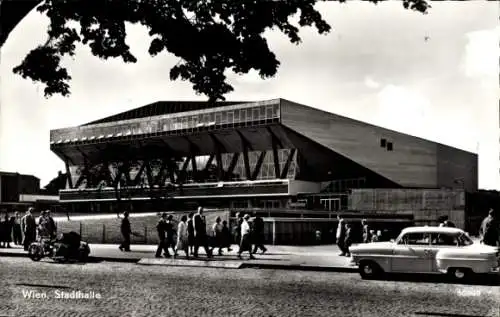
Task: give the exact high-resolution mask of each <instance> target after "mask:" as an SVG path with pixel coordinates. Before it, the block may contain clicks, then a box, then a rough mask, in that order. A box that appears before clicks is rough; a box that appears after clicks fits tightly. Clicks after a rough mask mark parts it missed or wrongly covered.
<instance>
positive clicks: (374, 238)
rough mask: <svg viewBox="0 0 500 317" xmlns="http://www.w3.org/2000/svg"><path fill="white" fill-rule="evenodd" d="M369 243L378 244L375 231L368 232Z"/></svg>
mask: <svg viewBox="0 0 500 317" xmlns="http://www.w3.org/2000/svg"><path fill="white" fill-rule="evenodd" d="M370 236H371V242H378V235H376V234H375V230H370Z"/></svg>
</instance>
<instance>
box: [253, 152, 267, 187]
mask: <svg viewBox="0 0 500 317" xmlns="http://www.w3.org/2000/svg"><path fill="white" fill-rule="evenodd" d="M265 157H266V151H262V152H260V155H259V158H258V159H257V164H255V170H254V171H253V174H252V180H255V179H257V176H258V175H259V172H260V168H261V167H262V163H263V162H264V158H265Z"/></svg>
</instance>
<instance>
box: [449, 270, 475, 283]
mask: <svg viewBox="0 0 500 317" xmlns="http://www.w3.org/2000/svg"><path fill="white" fill-rule="evenodd" d="M471 273H472V272H471V271H470V270H469V269H466V268H460V267H457V268H450V269H449V270H448V275H449V276H450V277H451V278H452V279H453V280H455V281H465V280H467V279H468V278H469V276H470V275H471Z"/></svg>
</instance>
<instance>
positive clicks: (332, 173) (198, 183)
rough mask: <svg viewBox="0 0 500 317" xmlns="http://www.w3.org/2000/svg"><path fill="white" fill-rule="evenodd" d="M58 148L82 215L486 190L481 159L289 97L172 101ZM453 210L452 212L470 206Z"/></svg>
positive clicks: (84, 132)
mask: <svg viewBox="0 0 500 317" xmlns="http://www.w3.org/2000/svg"><path fill="white" fill-rule="evenodd" d="M50 140H51V142H50V144H51V145H50V147H51V150H52V151H53V152H54V153H55V154H56V155H57V156H59V157H60V158H61V159H62V160H64V162H65V163H66V171H67V174H68V175H69V177H68V181H67V186H66V189H64V190H61V191H60V202H61V203H62V204H67V206H71V209H72V210H83V209H84V210H92V211H97V212H106V211H108V212H109V211H111V210H115V207H116V206H117V201H120V203H123V202H127V204H129V205H130V207H131V208H133V210H134V211H144V210H152V209H154V210H166V209H167V210H188V209H194V208H195V207H196V206H197V205H199V204H201V205H203V206H205V207H207V208H221V209H224V208H229V209H239V208H245V209H248V208H261V209H265V210H271V211H272V210H276V211H277V210H282V211H286V210H297V209H301V210H310V211H313V210H317V211H319V210H322V211H323V212H326V211H327V212H330V213H333V212H336V211H341V210H343V211H346V210H351V211H352V210H353V209H358V211H359V208H357V207H356V206H355V205H356V204H355V202H353V198H352V197H351V195H352V194H353V193H355V192H356V190H362V189H379V190H381V189H386V190H389V189H390V190H391V191H399V194H398V195H400V196H401V192H405V193H407V194H405V195H406V196H405V197H406V198H404V199H403V200H402V202H404V201H406V202H408V199H410V198H408V197H409V196H408V195H410V196H411V195H413V196H412V197H417V196H418V195H416V196H415V194H410V191H413V193H414V192H415V191H417V192H418V191H421V192H422V194H421V195H420V196H418V197H420V198H417V200H420V201H421V200H422V199H425V196H426V197H429V195H430V194H429V193H428V192H427V194H426V193H425V192H423V190H427V191H429V190H431V191H438V192H439V195H441V196H439V195H438V196H439V197H443V195H444V194H443V191H446V193H450V192H453V193H454V194H453V195H454V196H453V197H456V194H457V192H458V193H460V192H462V193H463V192H464V191H476V190H477V186H478V177H477V164H478V157H477V155H476V154H474V153H469V152H466V151H462V150H459V149H456V148H453V147H449V146H446V145H442V144H438V143H435V142H432V141H428V140H424V139H421V138H418V137H414V136H410V135H406V134H403V133H398V132H395V131H391V130H387V129H384V128H381V127H377V126H374V125H370V124H367V123H364V122H360V121H356V120H353V119H350V118H347V117H343V116H339V115H336V114H332V113H328V112H325V111H321V110H318V109H314V108H311V107H308V106H304V105H300V104H297V103H294V102H291V101H288V100H284V99H273V100H268V101H259V102H217V103H215V104H209V103H206V102H183V101H161V102H156V103H153V104H150V105H146V106H143V107H140V108H137V109H133V110H130V111H126V112H123V113H120V114H116V115H113V116H110V117H107V118H104V119H100V120H97V121H94V122H90V123H88V124H84V125H81V126H77V127H71V128H64V129H56V130H52V131H51V133H50ZM363 195H365V196H366V193H363V192H359V193H358V198H357V199H358V204H357V206H358V207H359V206H361V205H362V204H361V205H360V204H359V197H364V196H363ZM384 195H385V194H384ZM422 195H423V196H422ZM372 196H373V195H372ZM378 196H380V195H378ZM448 196H449V195H448ZM384 197H385V196H384ZM422 197H423V198H422ZM386 198H389V199H390V197H389V194H387V196H386ZM370 199H372V198H370ZM373 199H375V200H376V199H378V200H380V197H379V198H376V197H375V198H373ZM373 199H372V200H373ZM365 200H366V199H365ZM452 200H454V201H456V200H457V199H455V198H452ZM458 200H460V199H458ZM448 201H449V199H448ZM365 205H366V201H365ZM372 205H373V206H375V205H376V202H374V203H373V204H372ZM452 205H453V206H450V207H443V208H445V209H446V208H447V209H450V208H451V209H454V208H455V207H457V205H464V203H463V197H462V202H461V203H460V202H458V203H452ZM413 208H416V207H413ZM419 208H421V209H425V208H426V207H419ZM440 208H441V207H440ZM372 209H373V208H372ZM379 209H380V208H379ZM382 209H385V210H388V211H390V210H392V208H391V207H384V208H382ZM410 209H411V208H410ZM354 211H355V210H354ZM302 216H303V215H302ZM329 217H332V216H331V215H330V216H329Z"/></svg>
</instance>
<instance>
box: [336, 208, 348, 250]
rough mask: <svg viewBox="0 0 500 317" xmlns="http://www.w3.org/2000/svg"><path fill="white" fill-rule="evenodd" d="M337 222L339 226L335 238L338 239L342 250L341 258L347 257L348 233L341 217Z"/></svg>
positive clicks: (338, 217) (338, 216)
mask: <svg viewBox="0 0 500 317" xmlns="http://www.w3.org/2000/svg"><path fill="white" fill-rule="evenodd" d="M337 220H338V221H339V224H338V225H337V234H336V235H335V238H336V239H337V245H338V247H339V249H340V252H341V253H340V254H339V255H340V256H344V255H346V250H345V245H344V242H345V233H346V228H345V224H344V219H343V218H342V217H340V215H337Z"/></svg>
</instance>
